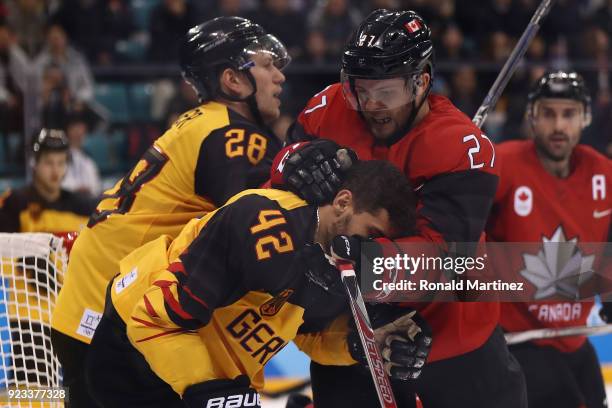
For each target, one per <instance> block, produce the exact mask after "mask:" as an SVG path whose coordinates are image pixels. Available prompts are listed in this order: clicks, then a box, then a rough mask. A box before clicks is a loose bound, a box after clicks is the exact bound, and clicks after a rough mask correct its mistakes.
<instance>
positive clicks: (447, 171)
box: [288, 84, 499, 361]
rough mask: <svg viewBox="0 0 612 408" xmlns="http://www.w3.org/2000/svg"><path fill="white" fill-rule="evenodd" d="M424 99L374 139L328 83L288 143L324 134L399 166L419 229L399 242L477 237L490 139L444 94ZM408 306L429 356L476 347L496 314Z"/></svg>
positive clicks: (485, 206) (489, 171)
mask: <svg viewBox="0 0 612 408" xmlns="http://www.w3.org/2000/svg"><path fill="white" fill-rule="evenodd" d="M428 101H429V105H430V108H431V110H430V112H429V114H427V115H426V116H425V117H424V118H423V120H422V121H421V122H419V123H418V125H416V126H415V127H414V128H413V129H412V130H410V132H408V133H407V134H406V135H405V136H404V137H402V138H401V139H399V140H398V141H396V142H395V143H392V144H389V143H385V142H384V141H377V140H376V139H375V138H374V137H373V136H372V134H371V133H370V132H369V131H368V129H367V127H366V124H365V123H364V121H363V120H362V119H361V117H360V116H359V113H358V112H356V111H354V110H351V109H349V108H348V107H347V106H346V103H345V101H344V97H343V95H342V89H341V87H340V85H339V84H334V85H330V86H328V87H327V88H325V89H324V90H323V91H321V92H320V93H318V94H316V95H315V96H314V97H313V98H312V99H311V100H310V101H309V102H308V104H307V106H306V108H305V109H304V110H303V111H302V112H301V114H300V115H299V117H298V121H297V123H296V124H295V125H294V127H293V128H292V129H291V131H290V133H289V135H288V142H289V143H293V142H298V141H301V140H308V139H311V138H313V137H324V138H327V139H331V140H333V141H335V142H337V143H338V144H340V145H345V146H349V147H351V148H352V149H353V150H355V152H356V153H357V155H358V156H359V158H360V159H362V160H372V159H378V160H388V161H390V162H391V163H393V164H394V165H396V166H397V167H398V168H400V169H401V170H403V171H404V173H405V174H406V176H407V177H408V178H409V179H410V181H411V182H412V184H413V186H414V187H415V190H416V191H417V192H418V196H419V202H418V208H417V211H418V221H417V223H418V227H419V235H418V236H414V237H406V238H404V239H402V240H400V241H416V242H419V241H420V242H443V241H446V242H450V241H456V242H475V241H478V240H479V239H481V235H482V232H483V230H484V226H485V223H486V219H487V216H488V213H489V210H490V208H491V204H492V200H493V197H494V194H495V189H496V187H497V179H498V177H497V168H496V166H495V151H494V148H493V145H492V143H491V142H490V141H489V139H488V138H487V137H486V136H484V135H483V134H482V133H481V131H480V129H478V128H477V127H476V126H474V125H473V124H472V122H471V121H470V119H469V118H468V117H467V116H465V115H464V114H463V113H461V112H460V111H459V110H458V109H457V108H456V107H455V106H454V105H453V104H452V103H451V102H450V101H449V100H448V99H447V98H445V97H442V96H437V95H431V96H429V99H428ZM414 306H416V307H417V308H418V309H419V310H420V313H421V314H422V315H423V316H424V317H425V319H426V320H427V322H428V323H429V324H430V325H431V327H432V330H433V337H434V341H433V347H432V351H431V354H430V356H429V361H436V360H441V359H446V358H450V357H453V356H457V355H460V354H464V353H467V352H469V351H472V350H474V349H476V348H478V347H480V346H481V345H482V344H483V343H484V342H485V341H486V340H487V338H488V337H489V336H490V335H491V333H492V331H493V329H494V328H495V326H496V325H497V324H498V319H499V305H498V304H497V303H419V304H416V305H414Z"/></svg>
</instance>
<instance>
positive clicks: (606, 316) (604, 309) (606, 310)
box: [599, 302, 612, 324]
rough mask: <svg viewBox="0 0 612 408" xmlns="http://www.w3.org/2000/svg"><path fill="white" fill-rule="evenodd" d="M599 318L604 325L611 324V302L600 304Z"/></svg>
mask: <svg viewBox="0 0 612 408" xmlns="http://www.w3.org/2000/svg"><path fill="white" fill-rule="evenodd" d="M599 317H601V320H603V321H604V322H606V323H611V324H612V302H602V303H601V309H600V310H599Z"/></svg>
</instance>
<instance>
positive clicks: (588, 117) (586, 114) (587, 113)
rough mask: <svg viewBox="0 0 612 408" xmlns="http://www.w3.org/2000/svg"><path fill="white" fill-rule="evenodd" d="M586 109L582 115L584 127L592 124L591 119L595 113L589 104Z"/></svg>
mask: <svg viewBox="0 0 612 408" xmlns="http://www.w3.org/2000/svg"><path fill="white" fill-rule="evenodd" d="M585 109H586V111H585V112H584V115H582V117H583V119H582V129H584V128H586V127H588V126H589V125H590V124H591V121H592V120H593V114H592V113H591V107H590V106H587V107H586V108H585Z"/></svg>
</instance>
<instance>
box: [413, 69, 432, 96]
mask: <svg viewBox="0 0 612 408" xmlns="http://www.w3.org/2000/svg"><path fill="white" fill-rule="evenodd" d="M430 81H431V75H430V74H429V72H422V73H421V74H420V75H419V76H417V78H416V82H415V85H416V86H417V95H422V94H423V93H425V90H426V89H427V87H428V86H429V82H430Z"/></svg>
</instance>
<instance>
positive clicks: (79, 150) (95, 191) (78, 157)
mask: <svg viewBox="0 0 612 408" xmlns="http://www.w3.org/2000/svg"><path fill="white" fill-rule="evenodd" d="M88 127H89V125H88V123H87V119H86V118H85V117H84V116H83V115H79V114H74V115H72V116H70V117H69V118H68V122H67V124H66V135H67V136H68V142H69V144H70V157H69V160H68V169H67V171H66V177H64V180H63V181H62V187H63V188H65V189H66V190H69V191H73V192H76V193H83V194H85V195H88V196H90V197H97V196H98V195H99V194H100V193H101V192H102V183H101V182H100V172H99V170H98V166H97V164H96V163H95V162H94V161H93V160H92V159H91V158H90V157H89V156H88V155H87V153H85V151H83V143H84V142H85V138H86V137H87V133H88V131H89V128H88Z"/></svg>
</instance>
